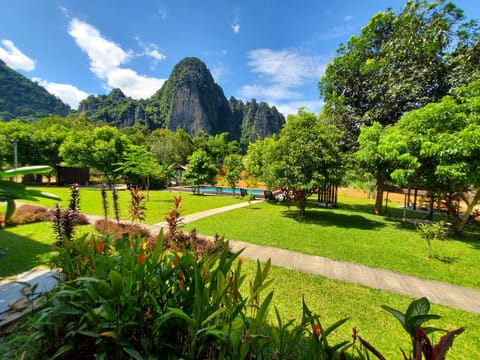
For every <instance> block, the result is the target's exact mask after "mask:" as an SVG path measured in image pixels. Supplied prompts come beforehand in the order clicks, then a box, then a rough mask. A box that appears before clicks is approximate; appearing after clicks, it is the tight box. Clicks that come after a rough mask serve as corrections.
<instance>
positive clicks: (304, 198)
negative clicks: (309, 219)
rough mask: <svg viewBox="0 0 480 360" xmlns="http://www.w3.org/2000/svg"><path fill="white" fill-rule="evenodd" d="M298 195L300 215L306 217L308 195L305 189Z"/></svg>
mask: <svg viewBox="0 0 480 360" xmlns="http://www.w3.org/2000/svg"><path fill="white" fill-rule="evenodd" d="M298 195H299V198H298V207H299V209H300V211H299V216H300V217H301V218H304V217H305V208H306V207H307V196H306V193H305V191H300V192H299V194H298Z"/></svg>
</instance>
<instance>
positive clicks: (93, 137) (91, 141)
mask: <svg viewBox="0 0 480 360" xmlns="http://www.w3.org/2000/svg"><path fill="white" fill-rule="evenodd" d="M127 145H128V139H127V137H126V136H124V135H121V134H120V131H119V130H118V129H117V128H114V127H111V126H101V127H98V128H95V129H94V130H93V131H75V132H73V133H71V134H69V136H68V137H67V138H66V139H65V141H64V142H63V143H62V145H61V146H60V156H61V157H62V159H63V161H64V163H65V165H67V166H80V167H82V166H90V167H93V168H94V169H97V170H98V171H100V172H101V173H102V174H103V176H104V177H105V181H106V182H107V183H108V184H109V185H112V184H113V182H114V180H115V178H116V176H117V175H118V173H117V172H116V171H115V170H116V169H117V167H118V165H116V164H118V163H120V162H121V161H122V157H123V152H124V150H125V149H126V147H127Z"/></svg>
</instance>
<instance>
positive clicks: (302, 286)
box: [243, 261, 480, 360]
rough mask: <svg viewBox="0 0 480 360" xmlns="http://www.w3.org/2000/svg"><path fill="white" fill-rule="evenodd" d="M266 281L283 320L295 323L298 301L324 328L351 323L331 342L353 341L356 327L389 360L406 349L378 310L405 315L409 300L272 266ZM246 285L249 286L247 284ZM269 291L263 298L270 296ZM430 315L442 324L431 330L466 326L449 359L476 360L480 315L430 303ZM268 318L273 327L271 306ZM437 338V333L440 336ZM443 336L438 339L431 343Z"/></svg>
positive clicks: (396, 326) (248, 266) (396, 328)
mask: <svg viewBox="0 0 480 360" xmlns="http://www.w3.org/2000/svg"><path fill="white" fill-rule="evenodd" d="M243 269H244V271H245V273H246V274H247V277H250V276H252V277H253V275H254V271H255V270H256V265H255V262H253V261H245V262H244V265H243ZM269 278H270V279H271V280H273V282H272V285H271V289H273V291H274V297H273V301H272V305H276V306H277V308H278V309H279V312H280V314H281V315H282V319H284V320H285V321H287V320H289V319H296V320H297V321H299V320H300V319H301V316H302V296H304V297H305V301H306V303H307V305H308V307H309V308H310V310H312V311H313V312H315V313H316V314H319V315H320V321H321V322H322V325H323V326H324V328H326V327H328V326H330V325H332V324H333V323H334V322H336V321H337V320H340V319H343V318H349V320H348V321H347V322H346V323H345V324H344V325H342V326H341V327H340V328H339V329H338V330H337V331H336V332H335V333H334V334H333V337H332V340H333V342H334V343H336V342H340V341H341V340H350V339H351V330H352V328H353V327H356V328H357V330H358V331H359V335H360V336H362V337H363V338H364V339H366V340H367V341H369V342H370V343H371V344H372V345H374V346H375V347H376V348H377V349H379V350H380V351H381V352H382V353H383V355H385V357H386V358H387V359H401V358H402V355H401V353H400V350H399V348H400V347H401V348H403V349H405V350H408V349H409V338H408V335H407V334H406V333H405V332H404V330H403V328H402V327H401V325H400V323H399V322H398V321H397V320H396V319H395V318H394V317H393V316H392V315H390V314H389V313H387V312H385V311H384V310H383V309H382V308H381V305H388V306H390V307H392V308H395V309H398V310H400V311H401V312H405V310H406V309H407V307H408V305H409V304H410V302H411V301H412V300H413V298H409V297H406V296H402V295H397V294H393V293H389V292H385V291H380V290H375V289H370V288H367V287H364V286H360V285H354V284H350V283H347V282H343V281H337V280H330V279H326V278H323V277H320V276H315V275H310V274H305V273H301V272H298V271H294V270H289V269H285V268H280V267H275V266H272V269H271V273H270V276H269ZM247 283H248V281H247ZM268 292H269V291H268V289H267V290H265V291H264V293H263V296H266V295H267V294H268ZM431 313H432V314H438V315H440V316H442V318H441V319H440V320H436V321H432V322H430V323H427V324H428V325H429V326H437V327H440V328H444V329H448V330H454V329H457V328H459V327H462V326H463V327H465V329H466V330H465V332H464V333H463V334H461V335H459V336H458V337H457V338H456V339H455V341H454V344H453V348H452V349H451V350H450V351H449V352H448V353H447V358H448V359H456V360H458V359H465V360H466V359H480V337H479V336H478V329H479V328H480V315H475V314H471V313H468V312H465V311H461V310H456V309H452V308H449V307H445V306H441V305H436V304H432V308H431ZM270 317H271V318H272V321H273V322H274V323H276V322H275V320H273V319H274V311H273V307H272V309H271V312H270ZM439 334H440V333H439ZM440 336H441V335H436V337H435V338H434V339H435V341H438V340H439V337H440Z"/></svg>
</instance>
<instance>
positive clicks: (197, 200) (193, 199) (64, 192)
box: [34, 187, 244, 224]
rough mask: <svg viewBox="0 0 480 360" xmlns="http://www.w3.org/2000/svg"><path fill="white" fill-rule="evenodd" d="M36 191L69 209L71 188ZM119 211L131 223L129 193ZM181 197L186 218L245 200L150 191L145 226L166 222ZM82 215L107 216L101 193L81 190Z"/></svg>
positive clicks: (48, 202)
mask: <svg viewBox="0 0 480 360" xmlns="http://www.w3.org/2000/svg"><path fill="white" fill-rule="evenodd" d="M34 189H38V190H42V191H45V192H50V193H52V194H55V195H58V196H60V197H61V199H62V206H63V207H64V208H66V207H67V206H68V201H69V197H70V189H69V188H61V187H41V188H40V187H37V188H34ZM118 194H119V207H120V217H121V218H122V219H128V218H129V216H128V203H129V200H130V193H129V192H128V191H126V190H120V191H119V192H118ZM174 196H177V197H178V196H181V197H182V202H181V208H182V215H188V214H193V213H196V212H199V211H204V210H208V209H213V208H217V207H222V206H228V205H232V204H237V203H239V202H241V201H244V200H243V199H237V198H234V197H233V196H209V195H200V196H199V195H193V194H192V193H189V192H174V191H150V199H149V200H146V206H147V217H146V220H145V223H147V224H156V223H159V222H162V221H164V218H165V216H166V215H167V214H168V213H169V212H170V210H171V209H172V206H173V197H174ZM107 197H108V204H109V217H110V218H113V217H114V216H113V210H112V196H111V193H110V192H108V196H107ZM39 200H40V201H39V202H38V204H41V205H45V206H54V205H55V203H56V201H54V200H48V199H39ZM80 211H81V212H82V213H84V214H88V215H101V216H103V207H102V196H101V192H100V190H99V189H94V188H80Z"/></svg>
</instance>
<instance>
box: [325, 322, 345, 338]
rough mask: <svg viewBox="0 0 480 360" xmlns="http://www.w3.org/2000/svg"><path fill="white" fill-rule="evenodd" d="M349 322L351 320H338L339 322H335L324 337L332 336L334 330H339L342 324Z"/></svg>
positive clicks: (326, 330)
mask: <svg viewBox="0 0 480 360" xmlns="http://www.w3.org/2000/svg"><path fill="white" fill-rule="evenodd" d="M348 320H349V318H345V319H341V320H338V321H337V322H335V323H334V324H332V325H330V326H329V327H328V328H327V329H325V331H324V333H323V336H324V337H327V336H328V335H330V333H331V332H332V331H333V330H335V329H336V328H338V327H339V326H341V325H342V324H344V323H345V322H346V321H348Z"/></svg>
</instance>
